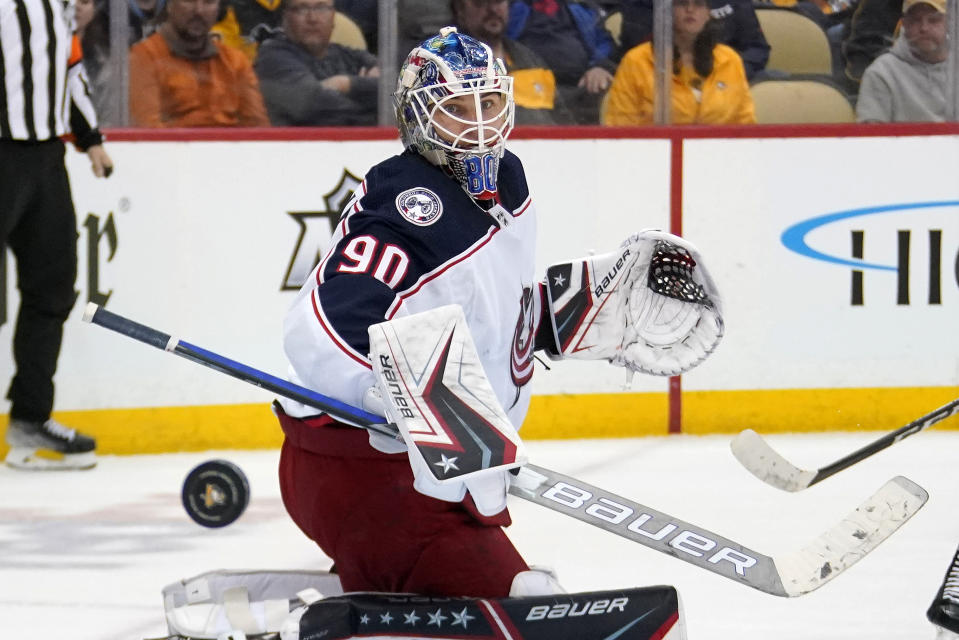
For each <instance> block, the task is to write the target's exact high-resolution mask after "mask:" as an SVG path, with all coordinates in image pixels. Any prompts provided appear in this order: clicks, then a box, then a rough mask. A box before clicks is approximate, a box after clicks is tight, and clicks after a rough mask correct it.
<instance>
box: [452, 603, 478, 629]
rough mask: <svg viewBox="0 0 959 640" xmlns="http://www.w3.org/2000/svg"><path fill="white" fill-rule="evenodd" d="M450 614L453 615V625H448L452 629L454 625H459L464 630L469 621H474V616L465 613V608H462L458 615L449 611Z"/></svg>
mask: <svg viewBox="0 0 959 640" xmlns="http://www.w3.org/2000/svg"><path fill="white" fill-rule="evenodd" d="M450 613H452V614H453V624H451V625H450V626H452V627H455V626H456V625H458V624H461V625H463V628H464V629H465V628H466V624H467V623H468V622H469V621H470V620H475V619H476V617H475V616H471V615H470V614H468V613H466V607H463V610H462V611H460V612H459V613H456V612H455V611H451V612H450Z"/></svg>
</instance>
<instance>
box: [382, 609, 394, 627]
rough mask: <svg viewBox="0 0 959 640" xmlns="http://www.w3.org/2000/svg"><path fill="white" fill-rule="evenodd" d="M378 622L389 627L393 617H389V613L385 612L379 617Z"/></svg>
mask: <svg viewBox="0 0 959 640" xmlns="http://www.w3.org/2000/svg"><path fill="white" fill-rule="evenodd" d="M380 622H381V623H383V624H385V625H386V626H390V623H391V622H393V616H391V615H390V612H389V611H387V612H386V613H384V614H383V615H381V616H380Z"/></svg>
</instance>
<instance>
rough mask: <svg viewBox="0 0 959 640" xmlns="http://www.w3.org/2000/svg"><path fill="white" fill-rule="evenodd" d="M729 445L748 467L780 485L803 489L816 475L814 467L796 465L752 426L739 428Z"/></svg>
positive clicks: (754, 472) (761, 478) (763, 478)
mask: <svg viewBox="0 0 959 640" xmlns="http://www.w3.org/2000/svg"><path fill="white" fill-rule="evenodd" d="M729 448H730V449H731V450H732V452H733V455H734V456H736V459H737V460H739V463H740V464H741V465H743V466H744V467H745V468H746V470H747V471H749V472H750V473H751V474H753V475H754V476H756V477H757V478H759V479H760V480H762V481H763V482H765V483H766V484H769V485H772V486H774V487H776V488H777V489H782V490H783V491H793V492H795V491H802V490H803V489H805V488H806V487H808V486H809V485H810V484H812V482H813V480H815V478H816V472H815V471H807V470H805V469H800V468H799V467H797V466H795V465H794V464H792V463H791V462H789V461H788V460H786V459H785V458H784V457H782V456H781V455H779V453H778V452H777V451H776V450H775V449H773V448H772V447H770V446H769V444H768V443H767V442H766V441H765V440H764V439H763V437H762V436H761V435H759V434H758V433H756V432H755V431H753V430H752V429H746V430H745V431H742V432H740V433H739V435H737V436H736V437H735V438H733V441H732V442H730V443H729Z"/></svg>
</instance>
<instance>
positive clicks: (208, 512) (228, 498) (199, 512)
mask: <svg viewBox="0 0 959 640" xmlns="http://www.w3.org/2000/svg"><path fill="white" fill-rule="evenodd" d="M181 497H182V498H183V508H184V509H186V512H187V515H189V516H190V518H192V519H193V521H194V522H196V523H197V524H200V525H203V526H204V527H210V528H218V527H225V526H227V525H228V524H231V523H233V522H235V521H236V519H237V518H239V517H240V516H241V515H242V514H243V511H244V510H245V509H246V505H247V504H249V502H250V485H249V482H247V479H246V475H244V473H243V471H241V470H240V468H239V467H238V466H236V465H235V464H233V463H232V462H228V461H226V460H209V461H207V462H204V463H203V464H201V465H199V466H197V467H196V468H195V469H193V471H191V472H190V473H189V474H188V475H187V477H186V480H184V481H183V490H182V492H181Z"/></svg>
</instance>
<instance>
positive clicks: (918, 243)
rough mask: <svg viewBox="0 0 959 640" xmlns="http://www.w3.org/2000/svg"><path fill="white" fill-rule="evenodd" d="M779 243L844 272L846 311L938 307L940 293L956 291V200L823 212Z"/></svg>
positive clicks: (958, 288)
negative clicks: (852, 308)
mask: <svg viewBox="0 0 959 640" xmlns="http://www.w3.org/2000/svg"><path fill="white" fill-rule="evenodd" d="M781 240H782V243H783V245H784V246H785V247H786V248H787V249H789V250H790V251H793V252H795V253H798V254H800V255H802V256H805V257H807V258H811V259H813V260H819V261H822V262H827V263H830V264H834V265H836V266H837V267H843V268H846V269H848V273H849V274H850V287H849V304H850V305H851V306H863V305H866V304H867V303H869V304H873V305H875V304H880V303H881V304H890V303H891V304H895V305H918V304H927V305H941V304H943V293H944V290H945V291H947V292H948V291H949V289H952V290H953V291H959V200H944V201H936V202H913V203H904V204H890V205H881V206H875V207H866V208H862V209H850V210H846V211H837V212H833V213H828V214H826V215H822V216H817V217H815V218H810V219H808V220H804V221H802V222H800V223H798V224H795V225H793V226H791V227H789V228H788V229H786V230H785V231H784V232H783V234H782V237H781ZM840 242H841V243H842V244H843V245H844V247H843V248H840V244H839V243H840ZM823 245H828V247H829V248H823ZM876 281H879V282H876ZM877 285H878V286H877ZM871 291H876V292H877V293H879V296H885V297H877V295H870V292H871ZM887 292H888V293H887ZM947 298H948V293H947Z"/></svg>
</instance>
